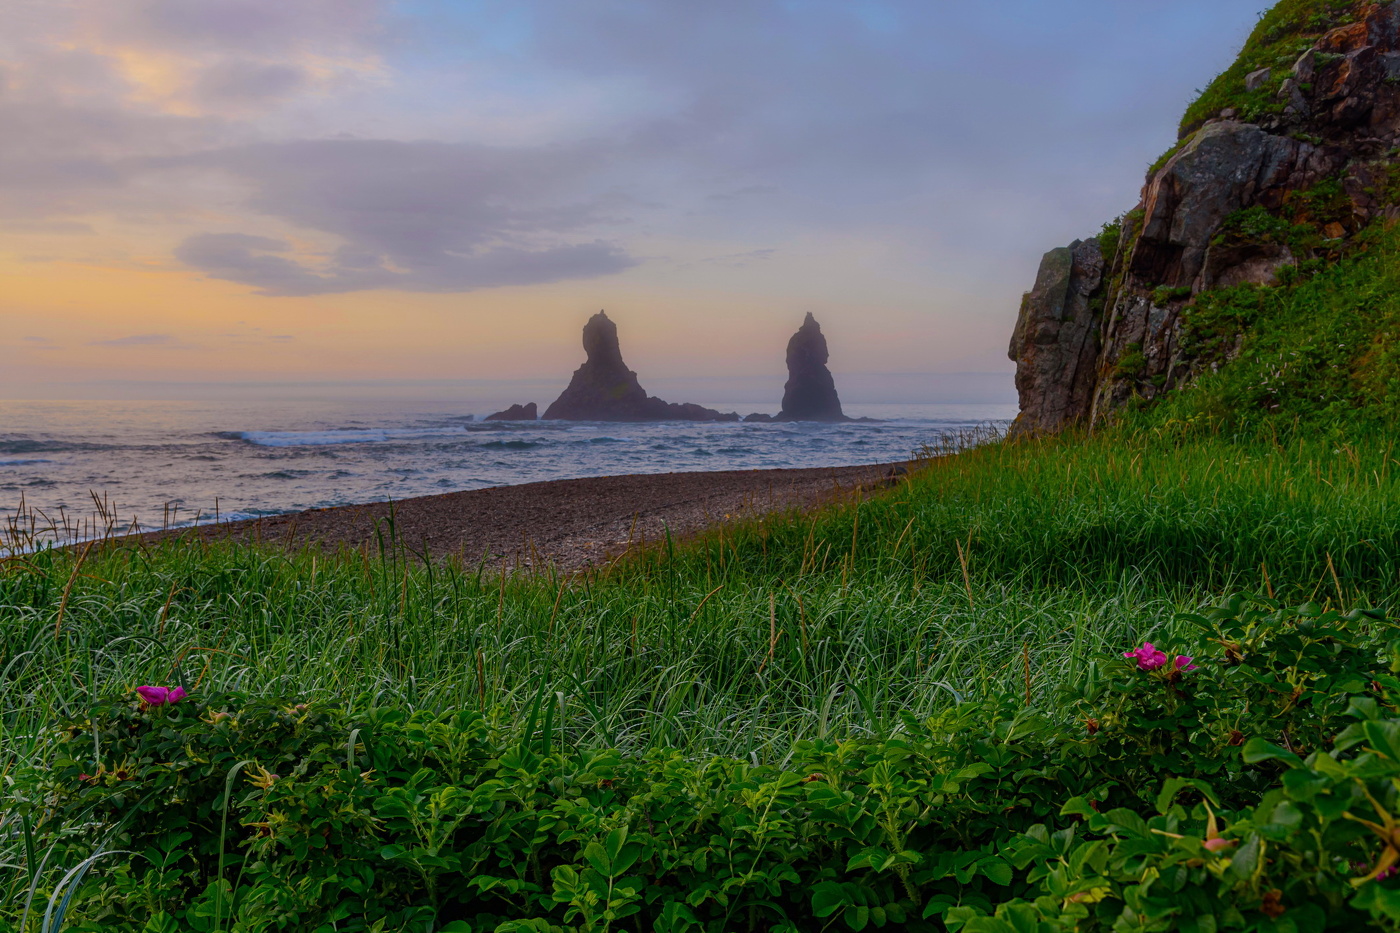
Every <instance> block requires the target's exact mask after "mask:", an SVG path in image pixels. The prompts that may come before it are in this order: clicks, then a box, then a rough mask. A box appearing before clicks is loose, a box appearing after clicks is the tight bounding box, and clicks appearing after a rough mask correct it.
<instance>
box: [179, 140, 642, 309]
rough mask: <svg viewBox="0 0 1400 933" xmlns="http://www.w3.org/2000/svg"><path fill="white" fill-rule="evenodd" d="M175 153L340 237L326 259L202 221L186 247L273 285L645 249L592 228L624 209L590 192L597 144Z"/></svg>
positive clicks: (532, 270)
mask: <svg viewBox="0 0 1400 933" xmlns="http://www.w3.org/2000/svg"><path fill="white" fill-rule="evenodd" d="M175 161H176V162H177V163H179V164H183V165H187V166H196V167H202V168H205V169H209V170H214V171H218V172H223V173H227V174H230V175H233V176H235V177H237V178H238V179H239V180H240V181H242V182H244V183H246V184H248V185H250V186H251V191H252V193H251V195H250V197H249V199H248V205H249V207H250V208H252V209H253V210H254V211H256V212H258V213H260V214H263V215H266V216H270V217H274V218H277V219H279V220H281V221H284V222H286V223H287V224H288V225H291V226H293V227H296V228H298V229H300V230H303V231H315V232H317V233H321V234H326V235H328V236H330V237H331V238H333V239H334V240H335V241H336V243H337V246H336V247H335V248H334V249H333V250H330V251H328V255H326V256H325V257H324V258H323V260H322V261H320V262H307V261H304V260H302V259H300V258H294V257H291V256H289V255H288V253H289V252H290V245H289V244H288V243H286V242H284V241H281V240H275V239H271V238H268V237H263V236H252V235H248V234H243V233H201V234H196V235H194V236H191V237H189V238H187V239H186V240H185V241H184V242H183V243H181V244H180V246H179V247H178V248H177V249H176V250H175V257H176V259H178V260H179V261H180V262H183V263H185V264H186V265H188V266H190V267H192V268H195V269H198V270H200V271H202V272H204V273H205V274H206V275H208V276H210V277H213V278H219V279H227V280H229V281H233V282H239V283H242V284H245V285H252V286H254V287H255V288H257V289H259V290H260V291H261V292H263V293H264V294H269V295H315V294H329V293H335V292H348V291H361V290H366V289H379V288H393V289H400V290H405V291H424V292H450V291H469V290H472V289H479V288H491V287H496V286H503V285H534V284H542V283H548V282H557V281H561V280H564V279H577V278H590V277H596V276H601V275H609V274H612V273H616V272H621V271H623V270H625V269H627V268H629V267H631V266H633V265H635V264H636V262H637V260H636V259H634V258H633V257H631V256H630V255H629V254H628V253H626V252H625V251H624V250H622V249H621V248H619V247H617V246H615V245H613V244H611V243H608V242H606V241H605V240H603V239H600V238H598V237H597V236H590V235H589V233H588V231H590V230H592V229H594V228H596V227H598V226H601V225H608V224H616V223H619V222H623V221H624V220H625V218H624V217H620V216H618V215H617V213H616V210H615V209H616V208H618V207H621V206H625V204H624V203H622V202H621V201H620V200H619V199H617V198H615V197H613V198H610V197H608V196H606V195H597V194H586V193H585V194H579V193H578V192H587V190H588V180H589V178H590V176H591V174H592V173H593V172H594V170H595V169H596V167H597V164H598V157H597V154H596V153H595V152H593V151H591V150H590V149H589V148H588V147H575V148H570V149H566V148H559V149H504V148H491V147H483V146H467V145H453V144H446V143H435V142H393V141H387V140H315V141H300V142H291V143H279V144H266V145H259V146H250V147H243V148H236V149H227V150H221V151H214V152H209V153H204V154H201V155H199V156H195V157H191V158H189V159H183V160H175Z"/></svg>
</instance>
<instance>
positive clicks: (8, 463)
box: [0, 457, 53, 466]
mask: <svg viewBox="0 0 1400 933" xmlns="http://www.w3.org/2000/svg"><path fill="white" fill-rule="evenodd" d="M31 463H53V461H52V460H43V459H40V458H37V457H35V458H31V459H25V460H0V466H29V465H30V464H31Z"/></svg>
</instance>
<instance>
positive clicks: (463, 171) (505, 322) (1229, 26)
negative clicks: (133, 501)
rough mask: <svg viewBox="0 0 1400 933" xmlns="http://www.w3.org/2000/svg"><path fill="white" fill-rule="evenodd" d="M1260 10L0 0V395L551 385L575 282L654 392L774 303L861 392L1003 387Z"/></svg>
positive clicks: (726, 347) (752, 347) (682, 1)
mask: <svg viewBox="0 0 1400 933" xmlns="http://www.w3.org/2000/svg"><path fill="white" fill-rule="evenodd" d="M1263 6H1265V0H1064V2H1056V3H1048V2H1045V0H986V2H976V3H967V2H958V3H953V2H945V0H904V2H861V0H839V2H838V0H827V2H806V0H509V2H504V0H503V2H495V0H452V2H427V0H412V2H388V0H383V2H381V0H5V2H3V3H0V324H3V326H0V352H3V359H4V362H3V363H2V364H0V397H70V398H84V397H93V398H100V397H139V396H157V397H162V396H163V397H170V398H179V397H181V396H182V394H197V395H201V396H206V397H207V396H208V395H209V394H211V393H212V394H215V395H217V394H219V393H234V394H236V393H237V392H239V391H242V390H244V389H246V388H248V387H257V386H258V385H263V384H268V383H275V384H278V385H285V384H288V383H301V384H309V385H310V386H312V387H313V388H314V387H316V386H320V387H324V389H325V391H327V392H330V393H336V392H349V391H355V390H363V391H379V389H380V388H383V389H384V390H385V391H388V390H390V389H394V387H397V389H396V390H399V391H402V390H404V387H408V388H409V389H411V390H413V391H419V390H421V391H422V392H423V393H425V394H426V395H429V396H431V395H434V394H436V395H442V394H444V393H451V392H460V391H465V390H464V389H461V388H460V385H461V384H464V383H465V382H469V381H471V380H496V379H520V380H550V379H558V380H559V381H561V382H562V380H564V379H566V378H567V375H568V373H569V372H570V371H571V370H572V369H573V368H574V367H575V366H577V365H578V363H579V362H580V361H581V360H580V357H581V350H580V347H579V329H580V327H581V326H582V324H583V322H584V320H585V319H586V318H587V316H588V315H589V314H591V313H593V312H594V311H596V310H598V309H599V308H606V309H607V310H608V313H609V315H610V316H612V317H613V319H614V320H616V321H617V322H618V325H619V328H620V330H621V335H622V340H623V350H624V353H625V355H626V358H627V361H628V363H629V364H630V365H631V366H632V368H634V369H636V370H637V371H638V372H639V374H640V375H641V378H642V382H643V384H644V385H646V386H647V387H648V388H649V389H653V391H657V388H656V387H664V386H666V385H667V384H681V383H685V382H686V381H687V380H689V382H690V384H691V385H700V384H701V383H703V382H704V380H706V379H709V380H713V381H715V382H716V386H717V389H716V393H719V392H720V389H719V386H720V385H725V386H730V387H731V388H732V387H738V386H748V385H757V384H760V383H763V384H766V382H765V380H771V379H772V378H774V377H775V376H776V378H777V379H778V381H779V382H780V381H781V377H782V373H781V368H782V352H783V346H784V344H785V342H786V340H787V337H788V336H789V334H791V332H792V331H793V330H794V329H795V328H796V326H797V325H798V324H799V323H800V322H801V319H802V316H803V314H804V313H805V312H807V311H811V312H813V313H814V314H815V315H816V316H817V318H818V319H819V320H820V321H821V323H822V325H823V328H824V329H825V331H826V333H827V335H828V338H829V339H830V341H831V344H832V354H833V359H832V366H833V369H835V370H836V371H837V372H838V374H845V375H846V376H847V377H848V378H849V379H851V380H855V381H857V382H860V381H861V380H864V381H863V382H861V384H863V385H870V386H876V387H878V386H879V385H887V386H888V389H887V390H885V391H887V392H888V394H890V395H891V396H898V397H897V398H896V397H891V398H889V399H888V400H890V401H898V400H903V399H906V398H907V399H910V400H918V401H925V400H930V399H928V398H927V396H929V395H930V394H935V395H936V394H937V393H938V392H940V391H942V390H940V389H938V388H937V387H938V386H944V387H946V386H947V385H948V384H949V382H948V380H949V377H948V376H947V375H946V374H951V373H966V372H975V373H999V374H1001V376H1000V377H999V378H1000V379H1001V380H1002V383H1001V384H1005V385H1009V374H1010V372H1011V368H1012V367H1011V364H1010V363H1009V362H1008V361H1007V360H1006V358H1005V354H1006V345H1007V341H1008V338H1009V335H1010V332H1011V327H1012V324H1013V322H1014V318H1015V313H1016V308H1017V304H1018V301H1019V296H1020V294H1021V292H1023V291H1024V290H1025V289H1026V288H1028V287H1029V286H1030V284H1031V282H1032V280H1033V278H1034V274H1035V268H1036V264H1037V262H1038V260H1039V257H1040V255H1041V254H1042V253H1044V252H1045V251H1046V250H1048V249H1050V248H1052V247H1054V246H1059V245H1064V244H1066V243H1068V242H1069V241H1070V240H1072V239H1075V238H1077V237H1083V236H1089V235H1092V234H1093V233H1095V232H1096V231H1097V230H1098V228H1099V227H1100V226H1101V224H1102V223H1103V222H1104V221H1105V220H1108V219H1110V218H1111V217H1113V216H1115V215H1117V214H1119V213H1121V212H1122V211H1123V210H1125V209H1127V208H1129V207H1131V206H1132V205H1133V203H1134V202H1135V201H1136V198H1137V193H1138V189H1139V187H1140V185H1141V183H1142V176H1143V170H1144V168H1145V166H1146V165H1147V164H1149V163H1150V162H1151V161H1152V160H1153V159H1154V158H1155V157H1156V156H1157V155H1158V154H1159V153H1160V152H1161V151H1162V150H1164V149H1165V148H1166V147H1167V146H1168V145H1170V143H1171V142H1172V141H1173V139H1174V135H1175V134H1174V128H1175V125H1176V120H1177V117H1178V116H1179V114H1180V112H1181V110H1182V109H1183V108H1184V106H1185V104H1186V103H1187V102H1188V101H1189V100H1190V98H1191V97H1192V96H1193V92H1194V90H1195V89H1196V88H1199V87H1201V86H1203V85H1204V84H1205V83H1206V82H1208V81H1209V80H1210V78H1211V77H1212V76H1213V75H1214V74H1215V73H1217V72H1218V71H1220V70H1221V69H1223V68H1224V67H1225V66H1226V65H1227V64H1228V63H1229V61H1230V59H1231V57H1232V56H1233V54H1234V52H1235V51H1236V50H1237V49H1238V47H1239V45H1240V44H1241V42H1242V41H1243V39H1244V37H1245V35H1246V33H1247V32H1248V30H1249V28H1250V27H1251V26H1252V25H1253V23H1254V22H1255V20H1256V17H1257V14H1258V12H1259V10H1260V9H1261V8H1262V7H1263ZM928 374H945V375H944V376H943V378H942V379H941V380H939V379H936V378H934V377H933V376H931V375H928ZM881 380H884V381H883V382H882V381H881ZM696 391H697V392H699V391H700V390H698V389H697V390H696ZM736 391H737V390H736ZM871 391H872V392H876V393H878V392H879V391H881V390H880V389H878V388H873V389H871ZM716 393H711V394H710V396H709V398H714V399H718V398H722V397H723V396H722V394H716ZM700 394H702V395H703V392H700ZM537 401H540V402H545V401H548V399H545V398H538V399H537Z"/></svg>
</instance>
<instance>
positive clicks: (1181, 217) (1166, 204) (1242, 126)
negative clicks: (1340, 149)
mask: <svg viewBox="0 0 1400 933" xmlns="http://www.w3.org/2000/svg"><path fill="white" fill-rule="evenodd" d="M1336 162H1337V159H1336V157H1335V155H1333V154H1331V153H1328V152H1325V151H1323V150H1321V149H1318V148H1317V147H1315V146H1312V145H1310V144H1309V143H1305V142H1300V141H1298V140H1296V139H1290V138H1288V137H1285V136H1275V135H1274V134H1272V133H1266V132H1264V131H1263V130H1262V129H1260V128H1259V127H1257V126H1255V125H1253V124H1250V123H1237V122H1235V121H1225V122H1221V123H1212V124H1208V125H1207V126H1205V127H1203V128H1202V129H1201V130H1200V131H1199V132H1197V133H1196V135H1195V136H1194V137H1193V138H1192V139H1191V141H1190V142H1189V143H1188V144H1187V145H1186V146H1185V147H1184V148H1182V150H1181V151H1180V152H1178V153H1177V154H1176V155H1175V156H1173V157H1172V158H1171V159H1170V160H1169V161H1168V162H1167V164H1166V165H1164V166H1163V167H1162V168H1161V170H1159V171H1158V172H1157V174H1156V175H1154V176H1153V177H1152V178H1151V180H1149V182H1148V184H1147V190H1146V194H1145V196H1144V199H1143V211H1144V219H1143V226H1142V231H1141V235H1140V237H1139V239H1138V241H1137V244H1136V248H1135V249H1134V250H1133V253H1132V259H1131V263H1130V265H1129V272H1130V273H1131V274H1132V275H1134V276H1135V277H1136V278H1138V279H1139V280H1141V281H1142V282H1144V283H1151V284H1152V287H1153V288H1159V287H1166V288H1190V289H1191V290H1192V291H1199V290H1200V288H1201V286H1202V284H1203V283H1202V282H1201V281H1200V280H1199V276H1200V274H1201V271H1202V269H1203V268H1204V267H1205V263H1206V251H1207V250H1208V249H1209V248H1210V245H1211V238H1212V237H1213V236H1214V235H1215V234H1216V232H1217V231H1218V230H1219V229H1220V225H1221V222H1222V221H1224V220H1225V218H1226V217H1228V216H1230V215H1231V214H1233V213H1234V212H1236V211H1238V210H1240V209H1241V208H1244V207H1248V206H1252V205H1255V204H1262V205H1265V206H1274V207H1277V206H1278V205H1279V204H1280V203H1282V201H1283V197H1284V195H1285V194H1286V193H1287V192H1289V191H1294V190H1298V189H1299V188H1303V187H1308V186H1310V185H1311V184H1314V183H1316V182H1317V181H1319V180H1321V179H1322V178H1323V177H1325V176H1326V175H1327V174H1330V172H1331V171H1334V170H1335V169H1336V167H1337V165H1336Z"/></svg>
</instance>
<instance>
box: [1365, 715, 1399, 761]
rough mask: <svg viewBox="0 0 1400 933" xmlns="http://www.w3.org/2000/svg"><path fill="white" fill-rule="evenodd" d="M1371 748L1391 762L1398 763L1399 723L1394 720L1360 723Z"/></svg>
mask: <svg viewBox="0 0 1400 933" xmlns="http://www.w3.org/2000/svg"><path fill="white" fill-rule="evenodd" d="M1361 728H1362V729H1363V730H1364V731H1365V733H1366V740H1367V741H1368V742H1370V744H1371V747H1372V748H1374V749H1375V750H1376V751H1378V752H1380V753H1381V754H1382V755H1384V756H1385V757H1387V758H1389V759H1390V760H1391V761H1394V762H1396V763H1400V722H1396V721H1394V720H1385V721H1372V722H1366V723H1362V726H1361Z"/></svg>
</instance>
